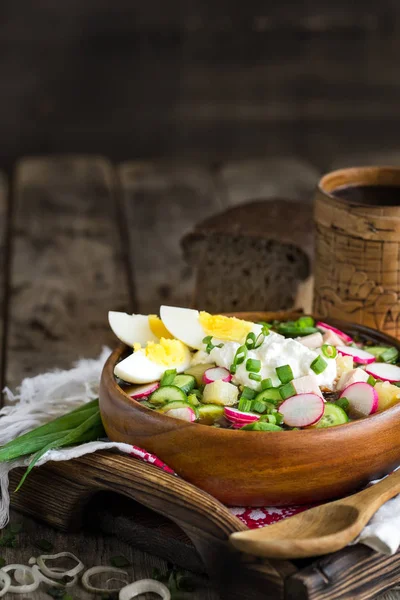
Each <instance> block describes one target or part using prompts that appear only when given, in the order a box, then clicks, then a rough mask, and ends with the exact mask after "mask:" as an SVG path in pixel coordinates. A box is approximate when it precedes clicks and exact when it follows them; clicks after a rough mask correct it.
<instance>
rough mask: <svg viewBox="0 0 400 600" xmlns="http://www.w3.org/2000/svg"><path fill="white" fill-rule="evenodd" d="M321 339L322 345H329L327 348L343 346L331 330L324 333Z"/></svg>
mask: <svg viewBox="0 0 400 600" xmlns="http://www.w3.org/2000/svg"><path fill="white" fill-rule="evenodd" d="M322 339H323V342H322V343H323V344H329V346H343V340H342V339H341V338H340V337H339V336H338V335H337V334H336V333H335V332H334V331H332V330H329V331H327V332H326V333H324V335H323V336H322Z"/></svg>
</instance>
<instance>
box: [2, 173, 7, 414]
mask: <svg viewBox="0 0 400 600" xmlns="http://www.w3.org/2000/svg"><path fill="white" fill-rule="evenodd" d="M7 196H8V186H7V179H6V176H5V174H4V173H2V172H0V261H1V264H0V386H1V387H0V389H3V384H4V380H3V379H4V362H3V358H4V357H3V352H4V336H5V334H6V323H5V321H4V319H5V318H6V316H7V315H6V314H5V312H4V308H5V305H6V294H7V273H8V258H9V249H8V247H7V233H8V231H7V229H8V225H9V219H8V211H7V208H8V206H7ZM0 405H1V400H0Z"/></svg>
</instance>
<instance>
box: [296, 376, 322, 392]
mask: <svg viewBox="0 0 400 600" xmlns="http://www.w3.org/2000/svg"><path fill="white" fill-rule="evenodd" d="M292 383H293V385H294V389H295V390H296V393H297V394H317V396H320V397H321V398H323V395H322V392H321V390H320V389H319V385H318V381H317V378H316V376H315V375H314V374H311V375H304V377H298V378H297V379H293V381H292Z"/></svg>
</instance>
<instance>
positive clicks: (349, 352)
mask: <svg viewBox="0 0 400 600" xmlns="http://www.w3.org/2000/svg"><path fill="white" fill-rule="evenodd" d="M336 350H337V351H338V352H339V353H340V354H343V356H351V357H352V358H353V360H354V362H355V363H358V364H359V365H369V364H371V363H373V362H375V360H376V358H375V356H374V355H373V354H371V353H370V352H367V351H366V350H361V348H354V347H353V346H336Z"/></svg>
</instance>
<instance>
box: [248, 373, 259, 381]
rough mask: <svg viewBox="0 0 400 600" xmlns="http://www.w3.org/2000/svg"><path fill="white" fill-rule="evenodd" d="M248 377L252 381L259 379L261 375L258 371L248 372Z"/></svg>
mask: <svg viewBox="0 0 400 600" xmlns="http://www.w3.org/2000/svg"><path fill="white" fill-rule="evenodd" d="M249 379H251V380H252V381H261V375H259V374H258V373H249Z"/></svg>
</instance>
